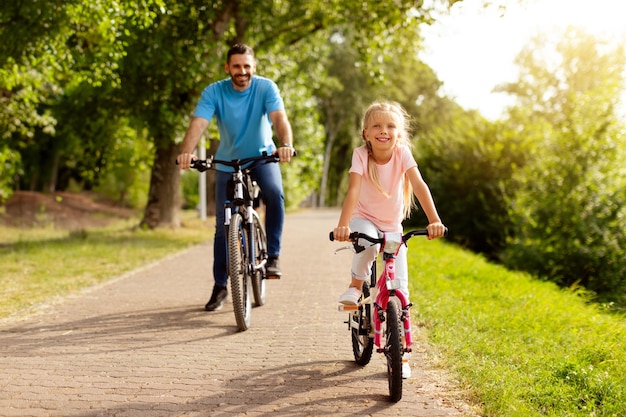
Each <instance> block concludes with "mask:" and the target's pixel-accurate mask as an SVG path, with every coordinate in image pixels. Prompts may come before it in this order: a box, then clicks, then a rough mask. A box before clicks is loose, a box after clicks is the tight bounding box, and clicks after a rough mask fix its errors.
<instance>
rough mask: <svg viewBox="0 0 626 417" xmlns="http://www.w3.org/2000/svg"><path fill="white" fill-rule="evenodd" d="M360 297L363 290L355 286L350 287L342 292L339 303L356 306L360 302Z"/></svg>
mask: <svg viewBox="0 0 626 417" xmlns="http://www.w3.org/2000/svg"><path fill="white" fill-rule="evenodd" d="M360 298H361V291H360V290H358V289H356V288H354V287H350V288H348V290H347V291H346V292H344V293H343V294H341V297H339V303H341V304H343V305H344V306H355V305H357V304H358V303H359V299H360Z"/></svg>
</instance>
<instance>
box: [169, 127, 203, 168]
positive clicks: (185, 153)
mask: <svg viewBox="0 0 626 417" xmlns="http://www.w3.org/2000/svg"><path fill="white" fill-rule="evenodd" d="M207 127H209V121H208V120H206V119H203V118H202V117H194V118H193V119H191V122H190V123H189V127H188V128H187V132H186V133H185V138H184V139H183V144H182V145H181V147H180V155H178V158H176V161H178V165H179V166H180V167H181V168H182V169H189V164H190V163H191V161H192V160H194V159H196V157H195V155H193V151H194V149H196V146H197V145H198V141H199V140H200V137H201V136H202V134H203V133H204V131H205V130H206V129H207Z"/></svg>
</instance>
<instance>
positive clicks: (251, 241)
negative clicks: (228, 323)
mask: <svg viewBox="0 0 626 417" xmlns="http://www.w3.org/2000/svg"><path fill="white" fill-rule="evenodd" d="M279 161H280V158H279V157H278V155H275V154H272V155H268V154H267V153H266V152H264V153H263V155H261V156H256V157H252V158H244V159H234V160H231V161H222V160H219V159H214V157H213V156H209V158H207V159H206V160H201V159H196V160H193V161H192V162H191V168H194V169H197V170H198V171H200V172H204V171H207V170H209V169H215V164H221V165H224V166H229V167H231V168H233V169H234V172H233V173H232V178H231V180H230V181H229V183H228V187H227V193H228V195H227V196H226V202H225V204H224V227H225V233H226V242H227V254H228V275H229V277H230V287H231V293H232V294H231V295H232V299H233V310H234V312H235V320H236V321H237V327H238V328H239V330H241V331H244V330H247V329H248V328H249V327H250V318H251V310H252V297H251V294H253V295H254V302H255V305H256V306H262V305H263V304H265V297H266V285H265V280H266V279H269V278H275V277H269V276H267V271H266V268H265V265H266V263H267V259H268V253H267V237H266V235H265V227H264V226H263V222H262V221H261V218H260V216H259V213H258V212H257V210H256V208H257V207H259V204H260V201H261V192H262V190H261V189H260V188H259V186H258V184H257V183H256V181H253V180H252V178H251V177H250V173H251V172H252V171H253V170H254V169H255V168H256V167H258V166H260V165H261V164H265V163H273V162H279Z"/></svg>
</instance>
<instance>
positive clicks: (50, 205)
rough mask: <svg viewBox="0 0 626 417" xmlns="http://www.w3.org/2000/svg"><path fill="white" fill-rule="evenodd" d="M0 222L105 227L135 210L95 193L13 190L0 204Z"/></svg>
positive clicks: (61, 226) (58, 226)
mask: <svg viewBox="0 0 626 417" xmlns="http://www.w3.org/2000/svg"><path fill="white" fill-rule="evenodd" d="M0 209H1V211H0V224H3V225H5V226H10V227H45V226H51V225H52V226H53V227H55V228H58V229H85V228H93V227H103V226H106V225H107V224H108V223H110V222H111V221H113V220H117V219H128V218H131V217H133V216H136V215H137V214H138V211H137V210H133V209H129V208H127V207H121V206H119V205H118V204H116V203H115V202H114V201H111V200H109V199H106V198H104V197H102V196H99V195H97V194H95V193H90V192H82V193H68V192H58V193H52V194H43V193H36V192H32V191H16V192H15V193H14V194H13V196H12V197H11V199H9V200H8V201H7V202H6V203H5V204H4V205H3V206H1V207H0Z"/></svg>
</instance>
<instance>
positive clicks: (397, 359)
mask: <svg viewBox="0 0 626 417" xmlns="http://www.w3.org/2000/svg"><path fill="white" fill-rule="evenodd" d="M400 318H401V316H400V300H398V299H397V298H396V297H393V296H392V297H389V302H388V303H387V318H386V320H385V327H386V329H385V340H386V345H385V356H386V357H387V379H388V380H389V399H390V400H391V401H393V402H398V401H400V399H401V398H402V351H403V348H402V322H401V319H400Z"/></svg>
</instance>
